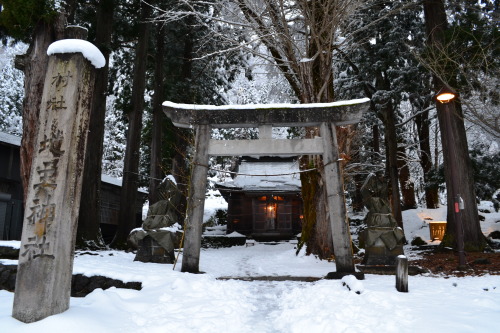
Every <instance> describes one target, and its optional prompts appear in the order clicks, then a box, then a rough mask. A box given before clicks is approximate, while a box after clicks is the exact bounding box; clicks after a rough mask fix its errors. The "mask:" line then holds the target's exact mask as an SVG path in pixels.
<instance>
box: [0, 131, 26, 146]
mask: <svg viewBox="0 0 500 333" xmlns="http://www.w3.org/2000/svg"><path fill="white" fill-rule="evenodd" d="M0 142H4V143H8V144H10V145H13V146H21V137H19V136H16V135H12V134H8V133H4V132H0Z"/></svg>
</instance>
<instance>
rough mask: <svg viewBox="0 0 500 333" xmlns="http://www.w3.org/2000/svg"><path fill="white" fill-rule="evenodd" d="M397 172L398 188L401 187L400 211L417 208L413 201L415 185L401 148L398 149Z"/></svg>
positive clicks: (404, 153) (404, 152)
mask: <svg viewBox="0 0 500 333" xmlns="http://www.w3.org/2000/svg"><path fill="white" fill-rule="evenodd" d="M398 170H399V186H400V187H401V196H402V200H401V209H402V210H407V209H414V208H417V201H416V199H415V185H414V184H413V182H412V180H411V177H410V168H409V167H408V163H406V151H405V148H404V147H403V146H401V147H398Z"/></svg>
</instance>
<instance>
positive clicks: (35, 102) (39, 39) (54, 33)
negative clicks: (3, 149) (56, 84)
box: [16, 14, 66, 202]
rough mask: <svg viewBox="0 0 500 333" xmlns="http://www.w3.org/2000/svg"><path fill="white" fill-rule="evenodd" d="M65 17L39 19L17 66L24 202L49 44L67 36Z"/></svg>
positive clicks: (36, 131)
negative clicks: (21, 77)
mask: <svg viewBox="0 0 500 333" xmlns="http://www.w3.org/2000/svg"><path fill="white" fill-rule="evenodd" d="M65 19H66V18H65V16H64V15H63V14H58V15H57V17H56V19H55V20H54V22H53V23H51V24H49V23H46V22H43V21H40V22H39V23H38V24H37V26H36V28H35V31H34V34H33V41H32V42H31V44H30V47H29V49H28V52H27V53H26V55H24V56H23V57H22V60H20V59H17V64H16V67H17V68H18V69H21V70H23V71H24V101H23V112H22V118H23V137H22V140H21V151H20V155H21V156H20V159H21V181H22V184H23V191H24V201H25V202H26V196H27V195H28V184H29V179H30V173H31V164H32V159H33V153H34V150H33V149H34V147H35V140H36V137H37V134H38V118H39V115H40V103H41V102H42V93H43V86H44V80H45V72H46V70H47V66H48V63H49V57H48V56H47V48H48V47H49V45H50V44H52V43H53V42H55V41H56V40H58V39H62V38H63V37H64V22H65Z"/></svg>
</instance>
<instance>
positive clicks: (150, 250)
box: [134, 236, 175, 264]
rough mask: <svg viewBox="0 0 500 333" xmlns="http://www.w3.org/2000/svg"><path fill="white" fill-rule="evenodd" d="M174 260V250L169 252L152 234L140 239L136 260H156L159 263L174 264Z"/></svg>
mask: <svg viewBox="0 0 500 333" xmlns="http://www.w3.org/2000/svg"><path fill="white" fill-rule="evenodd" d="M174 260H175V254H174V252H172V253H169V252H168V251H167V250H165V249H164V248H163V247H162V246H161V245H160V244H158V242H157V241H155V240H154V239H153V238H151V237H150V236H146V237H144V238H143V239H141V240H140V241H139V244H138V249H137V254H136V256H135V259H134V261H140V262H154V263H157V264H173V263H174Z"/></svg>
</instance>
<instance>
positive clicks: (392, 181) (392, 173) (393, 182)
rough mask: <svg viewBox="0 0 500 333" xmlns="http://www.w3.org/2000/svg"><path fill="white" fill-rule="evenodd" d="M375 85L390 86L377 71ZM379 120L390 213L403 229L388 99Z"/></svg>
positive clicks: (393, 121)
mask: <svg viewBox="0 0 500 333" xmlns="http://www.w3.org/2000/svg"><path fill="white" fill-rule="evenodd" d="M377 76H378V77H377V80H376V83H375V86H376V88H377V89H378V90H385V91H389V90H390V86H389V83H388V82H387V80H386V79H385V76H384V75H383V74H382V73H378V75H377ZM379 117H380V120H382V122H383V123H384V138H385V154H386V168H387V175H388V177H389V193H390V194H389V197H390V202H391V208H392V214H393V215H394V218H395V219H396V222H397V224H398V226H399V227H400V228H401V229H403V216H402V214H401V196H400V192H399V175H398V156H397V152H398V138H397V133H396V116H395V114H394V108H393V105H392V102H391V100H390V99H387V100H385V101H383V103H381V106H380V110H379Z"/></svg>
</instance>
